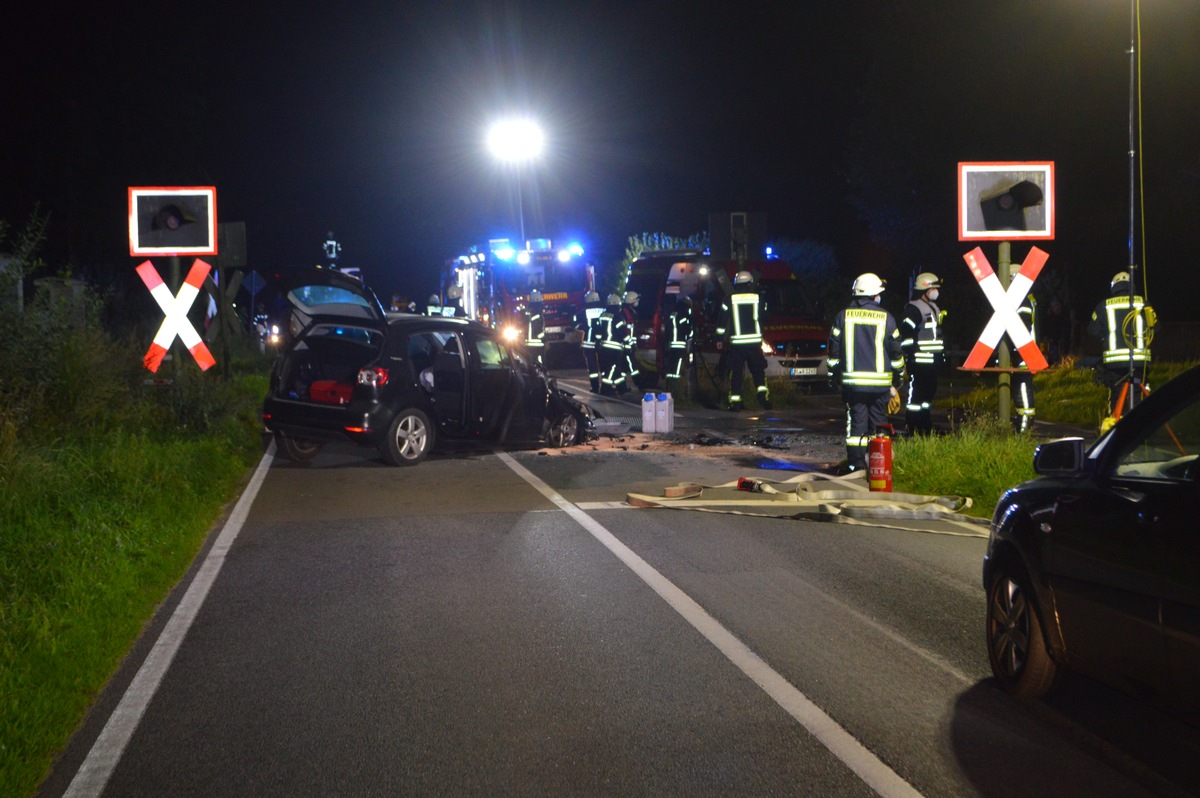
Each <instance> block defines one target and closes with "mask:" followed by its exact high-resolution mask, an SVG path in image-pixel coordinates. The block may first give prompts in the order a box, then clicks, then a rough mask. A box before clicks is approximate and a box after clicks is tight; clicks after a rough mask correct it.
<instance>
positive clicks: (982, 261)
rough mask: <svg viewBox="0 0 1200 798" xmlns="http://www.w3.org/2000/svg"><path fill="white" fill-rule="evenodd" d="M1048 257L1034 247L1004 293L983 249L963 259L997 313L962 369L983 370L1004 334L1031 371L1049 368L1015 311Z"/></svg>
mask: <svg viewBox="0 0 1200 798" xmlns="http://www.w3.org/2000/svg"><path fill="white" fill-rule="evenodd" d="M1049 257H1050V256H1049V255H1048V254H1046V252H1044V251H1043V250H1040V249H1038V248H1037V247H1034V248H1033V249H1031V250H1029V254H1028V255H1026V256H1025V262H1024V263H1022V264H1021V270H1020V271H1019V272H1017V273H1016V274H1015V275H1013V278H1012V282H1010V283H1009V284H1008V290H1007V291H1006V290H1005V289H1004V287H1003V286H1001V285H1000V278H999V277H997V276H996V273H995V272H994V271H992V265H991V264H990V263H988V259H987V256H986V255H984V254H983V250H982V249H980V248H979V247H975V249H973V250H971V251H970V252H968V253H967V254H966V255H963V259H964V260H966V262H967V266H968V267H970V269H971V274H973V275H975V279H976V280H977V281H978V282H979V287H980V288H982V289H983V293H984V296H986V297H987V300H988V302H989V303H991V306H992V307H993V308H994V309H995V311H996V312H995V313H994V314H992V318H991V319H990V320H989V321H988V323H987V326H986V327H984V328H983V333H982V334H980V336H979V340H978V341H976V342H975V347H974V348H973V349H972V350H971V354H970V355H968V356H967V359H966V361H965V362H964V363H963V368H965V369H967V370H968V371H970V370H974V369H982V368H984V367H986V366H987V362H988V358H990V357H991V356H992V352H994V351H995V349H996V347H997V345H999V343H1000V339H1001V338H1002V337H1004V333H1006V332H1007V333H1008V337H1009V340H1011V341H1012V342H1013V345H1014V346H1016V347H1017V351H1019V352H1020V353H1021V357H1022V358H1023V359H1024V360H1025V365H1027V366H1028V367H1029V370H1030V371H1041V370H1042V369H1044V368H1046V367H1047V365H1048V364H1047V363H1046V358H1045V356H1044V355H1042V350H1040V349H1038V345H1037V342H1036V341H1034V340H1033V333H1031V332H1030V331H1029V328H1028V327H1026V326H1025V324H1024V322H1022V321H1021V317H1020V315H1018V312H1017V311H1018V310H1019V308H1020V307H1021V303H1022V302H1024V301H1025V296H1026V294H1028V293H1029V289H1031V288H1033V281H1034V280H1036V279H1037V276H1038V274H1039V273H1040V272H1041V271H1042V267H1043V266H1045V265H1046V260H1047V259H1048V258H1049Z"/></svg>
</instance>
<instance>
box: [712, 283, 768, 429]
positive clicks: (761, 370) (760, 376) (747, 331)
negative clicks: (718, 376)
mask: <svg viewBox="0 0 1200 798" xmlns="http://www.w3.org/2000/svg"><path fill="white" fill-rule="evenodd" d="M761 314H762V300H761V297H760V296H759V295H758V286H757V285H756V284H755V282H754V277H753V275H751V274H750V272H748V271H745V270H742V271H740V272H738V273H737V274H736V275H734V277H733V293H732V294H730V295H729V299H727V300H725V302H724V303H723V304H722V305H721V323H720V324H719V325H718V326H717V336H718V338H720V339H724V342H725V343H728V345H729V409H730V410H741V409H742V379H743V377H744V375H743V369H744V368H749V369H750V378H751V379H752V380H753V381H754V389H755V398H756V399H757V400H758V404H759V406H760V407H762V408H763V409H764V410H770V409H771V394H770V391H769V390H767V358H766V356H765V355H764V354H763V351H762V345H763V335H762V319H761Z"/></svg>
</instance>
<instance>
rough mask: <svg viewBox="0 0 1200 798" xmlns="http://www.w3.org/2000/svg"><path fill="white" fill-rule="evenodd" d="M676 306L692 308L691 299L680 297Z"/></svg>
mask: <svg viewBox="0 0 1200 798" xmlns="http://www.w3.org/2000/svg"><path fill="white" fill-rule="evenodd" d="M676 304H678V305H682V306H683V307H685V308H690V307H691V306H692V298H691V297H690V296H681V297H679V299H678V300H677V302H676Z"/></svg>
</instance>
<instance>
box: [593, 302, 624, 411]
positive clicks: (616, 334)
mask: <svg viewBox="0 0 1200 798" xmlns="http://www.w3.org/2000/svg"><path fill="white" fill-rule="evenodd" d="M628 328H629V325H627V324H626V323H625V314H624V313H622V312H621V297H619V296H617V295H616V294H609V295H608V301H607V303H606V306H605V308H604V312H603V313H601V314H600V317H599V318H598V319H596V328H595V332H594V334H593V335H594V338H595V341H596V359H597V360H598V361H599V366H600V393H601V394H604V395H605V396H612V395H615V394H618V393H625V391H627V390H628V387H627V386H626V384H625V369H626V367H625V364H626V358H625V339H626V338H627V337H628V335H629V332H628Z"/></svg>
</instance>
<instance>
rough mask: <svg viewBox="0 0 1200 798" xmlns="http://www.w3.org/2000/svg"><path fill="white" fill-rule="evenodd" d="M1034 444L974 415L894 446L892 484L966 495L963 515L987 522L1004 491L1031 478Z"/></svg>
mask: <svg viewBox="0 0 1200 798" xmlns="http://www.w3.org/2000/svg"><path fill="white" fill-rule="evenodd" d="M1038 443H1039V441H1037V440H1036V439H1034V438H1032V437H1031V436H1029V435H1023V434H1022V435H1018V434H1012V433H1010V432H1008V431H1007V430H1006V429H1005V428H1004V427H1003V426H1001V425H1000V423H999V421H997V420H996V419H995V417H988V416H977V417H975V418H972V419H971V420H969V421H967V422H965V423H963V424H961V425H959V426H956V427H955V428H954V429H953V430H951V431H950V432H949V433H948V434H945V435H930V436H927V437H914V438H900V439H898V440H896V441H894V443H893V451H892V485H893V489H894V490H897V491H903V492H904V493H918V494H923V495H928V496H969V497H970V498H971V501H972V505H971V507H970V508H968V509H967V510H965V513H966V514H967V515H970V516H973V517H976V518H990V517H991V514H992V508H993V507H995V506H996V500H997V499H999V498H1000V496H1001V494H1002V493H1003V492H1004V491H1005V490H1007V489H1008V488H1010V487H1012V486H1013V485H1016V484H1018V483H1020V482H1024V481H1025V480H1027V479H1032V478H1033V477H1034V476H1035V475H1034V473H1033V450H1034V449H1035V448H1036V446H1037V444H1038Z"/></svg>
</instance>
